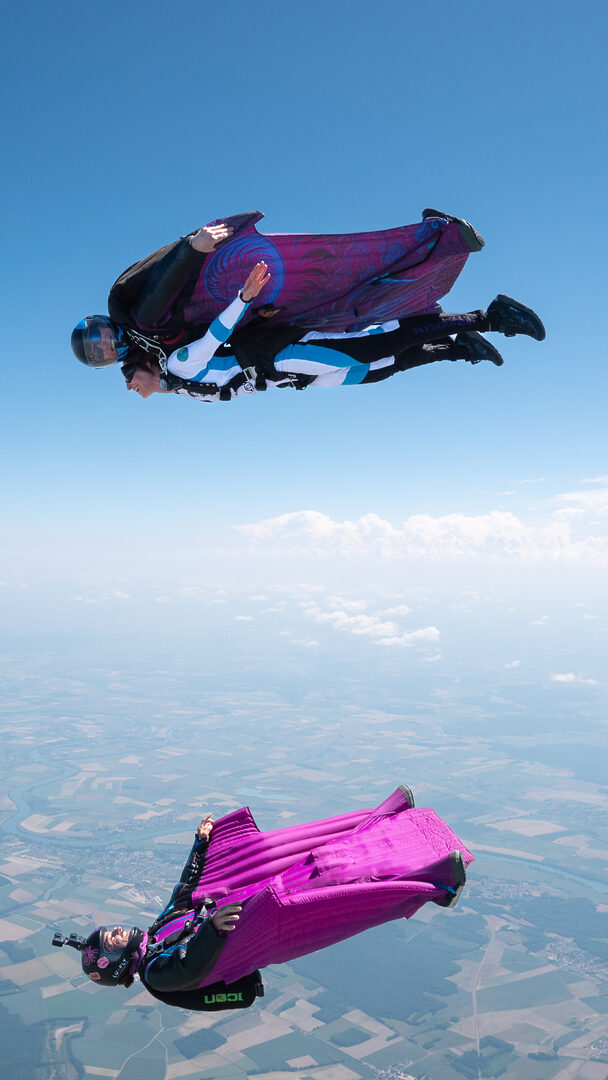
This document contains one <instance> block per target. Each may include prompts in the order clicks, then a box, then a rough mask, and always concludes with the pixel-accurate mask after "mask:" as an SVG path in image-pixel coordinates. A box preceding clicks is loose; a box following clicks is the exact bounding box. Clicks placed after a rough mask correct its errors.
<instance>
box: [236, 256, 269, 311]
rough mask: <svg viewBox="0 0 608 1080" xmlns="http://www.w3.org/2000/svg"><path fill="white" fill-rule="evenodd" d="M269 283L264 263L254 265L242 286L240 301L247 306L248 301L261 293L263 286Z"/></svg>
mask: <svg viewBox="0 0 608 1080" xmlns="http://www.w3.org/2000/svg"><path fill="white" fill-rule="evenodd" d="M269 281H270V274H269V272H268V267H267V265H266V263H265V262H259V263H256V264H255V266H254V268H253V270H252V271H251V273H250V275H249V277H248V278H247V281H246V282H245V284H244V285H243V288H242V289H241V299H242V300H244V301H245V303H246V304H248V303H249V301H250V300H253V298H254V297H255V296H257V295H258V293H259V292H261V291H262V289H263V288H264V286H265V285H266V284H267V283H268V282H269Z"/></svg>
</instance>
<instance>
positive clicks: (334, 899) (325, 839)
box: [166, 789, 473, 986]
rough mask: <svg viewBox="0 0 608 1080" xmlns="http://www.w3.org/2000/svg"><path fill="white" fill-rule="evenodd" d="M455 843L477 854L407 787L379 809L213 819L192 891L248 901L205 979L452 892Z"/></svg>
mask: <svg viewBox="0 0 608 1080" xmlns="http://www.w3.org/2000/svg"><path fill="white" fill-rule="evenodd" d="M456 848H457V849H459V850H460V851H461V852H462V854H463V858H464V861H465V863H466V864H467V865H468V864H469V863H470V862H471V861H472V858H473V856H472V855H471V853H470V852H469V851H468V850H467V849H466V848H465V847H464V845H463V844H462V843H461V842H460V840H459V839H458V837H457V836H456V835H455V834H454V833H453V832H452V830H451V829H450V828H449V826H448V825H446V824H445V822H444V821H442V820H441V818H439V817H438V816H437V814H436V813H435V812H434V810H431V809H421V810H417V809H412V810H410V809H409V808H408V804H407V801H406V799H405V797H404V796H403V794H402V792H401V790H400V789H397V791H395V792H394V793H393V794H392V795H391V796H390V797H389V798H388V799H387V800H386V801H385V802H384V803H383V804H382V805H381V806H380V807H377V808H376V809H375V810H361V811H355V812H353V813H350V814H344V815H341V816H339V817H334V818H328V819H326V820H324V821H317V822H313V823H312V824H311V823H309V824H306V825H297V826H293V827H290V828H286V829H275V830H273V831H271V832H266V833H263V832H260V831H259V829H258V828H257V826H256V824H255V821H254V819H253V817H252V815H251V812H250V810H249V809H248V808H244V809H241V810H237V811H235V812H234V813H233V814H228V815H227V816H226V817H224V818H222V819H221V820H220V821H218V822H217V823H216V824H215V826H214V829H213V833H212V838H211V842H210V844H209V848H208V852H207V858H206V862H205V871H204V876H203V878H202V880H201V882H200V885H199V886H198V888H197V889H196V891H195V893H194V896H193V900H194V903H195V904H197V902H198V903H201V902H202V900H203V899H204V898H205V897H207V896H211V897H213V898H216V899H222V902H223V903H232V902H238V903H241V904H242V905H243V911H242V913H241V918H240V920H239V924H238V927H237V929H236V930H235V931H232V932H231V933H229V934H228V940H227V942H226V946H225V948H224V950H223V952H222V954H221V956H220V958H219V960H218V963H217V964H216V966H215V967H214V969H213V971H212V973H210V975H209V976H208V978H207V979H205V980H203V981H202V982H201V986H204V985H206V984H208V983H213V982H217V981H219V980H224V981H225V982H233V981H235V980H236V979H239V978H241V977H242V976H244V975H247V974H249V972H251V971H254V970H255V969H256V968H263V967H266V966H267V965H268V964H280V963H284V962H286V961H289V960H293V959H295V957H297V956H303V955H305V954H306V953H310V952H315V951H316V950H317V949H322V948H325V947H326V946H327V945H332V944H334V943H335V942H337V941H342V940H343V939H344V938H347V937H352V936H353V935H354V934H359V933H361V932H362V931H363V930H366V929H368V928H369V927H372V926H378V925H380V924H381V923H384V922H388V921H390V920H392V919H401V918H406V919H407V918H410V916H411V915H413V914H414V913H415V912H416V911H418V909H419V908H420V907H422V905H423V904H425V903H426V902H427V901H429V900H437V899H441V898H443V897H445V891H444V890H443V889H442V888H441V885H442V884H443V885H451V884H453V882H452V881H451V879H450V873H451V871H450V865H449V859H448V856H449V853H450V852H451V851H453V850H454V849H456ZM172 929H174V927H173V924H170V925H169V926H168V927H167V928H166V933H169V932H171V930H172Z"/></svg>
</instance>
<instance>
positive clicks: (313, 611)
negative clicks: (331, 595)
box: [304, 606, 399, 637]
mask: <svg viewBox="0 0 608 1080" xmlns="http://www.w3.org/2000/svg"><path fill="white" fill-rule="evenodd" d="M304 614H305V615H306V617H307V618H309V619H314V621H315V622H318V623H329V625H330V626H333V628H334V630H343V631H346V632H348V633H350V634H369V635H370V637H392V636H395V635H397V634H398V633H399V627H398V626H397V623H395V622H383V621H382V619H381V618H380V617H379V616H378V615H349V614H347V612H345V611H322V610H321V608H320V607H317V606H314V607H308V608H306V610H305V612H304Z"/></svg>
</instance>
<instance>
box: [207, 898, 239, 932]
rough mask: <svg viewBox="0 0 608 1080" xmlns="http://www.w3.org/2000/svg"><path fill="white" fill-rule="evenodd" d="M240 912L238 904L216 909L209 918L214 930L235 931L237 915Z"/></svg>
mask: <svg viewBox="0 0 608 1080" xmlns="http://www.w3.org/2000/svg"><path fill="white" fill-rule="evenodd" d="M242 910H243V909H242V907H241V905H240V904H226V907H220V908H217V910H216V911H215V912H214V914H213V915H212V916H211V922H212V923H213V926H214V927H215V929H216V930H236V925H235V924H236V923H237V922H238V921H239V915H238V913H239V911H242Z"/></svg>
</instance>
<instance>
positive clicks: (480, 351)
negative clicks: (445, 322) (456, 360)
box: [455, 330, 504, 367]
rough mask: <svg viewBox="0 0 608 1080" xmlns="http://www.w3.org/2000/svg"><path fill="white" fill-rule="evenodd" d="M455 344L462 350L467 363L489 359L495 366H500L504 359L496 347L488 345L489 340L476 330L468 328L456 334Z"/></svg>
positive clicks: (476, 362)
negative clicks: (464, 331) (462, 332)
mask: <svg viewBox="0 0 608 1080" xmlns="http://www.w3.org/2000/svg"><path fill="white" fill-rule="evenodd" d="M455 344H456V345H457V346H458V348H459V349H461V351H462V352H464V358H463V359H465V360H467V361H468V363H469V364H478V363H479V362H480V361H481V360H489V361H490V363H491V364H494V365H495V366H496V367H502V365H503V364H504V360H503V358H502V356H501V355H500V353H499V351H498V349H495V348H494V346H493V345H490V342H489V341H486V339H485V338H484V337H483V335H482V334H478V333H477V331H476V330H469V331H467V332H466V333H464V334H457V335H456V342H455Z"/></svg>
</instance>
